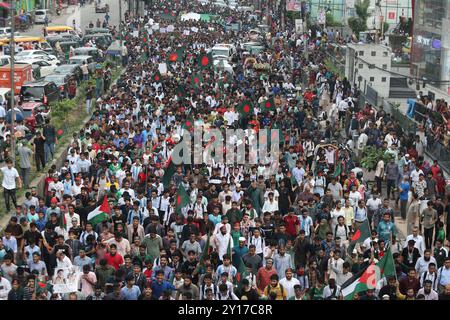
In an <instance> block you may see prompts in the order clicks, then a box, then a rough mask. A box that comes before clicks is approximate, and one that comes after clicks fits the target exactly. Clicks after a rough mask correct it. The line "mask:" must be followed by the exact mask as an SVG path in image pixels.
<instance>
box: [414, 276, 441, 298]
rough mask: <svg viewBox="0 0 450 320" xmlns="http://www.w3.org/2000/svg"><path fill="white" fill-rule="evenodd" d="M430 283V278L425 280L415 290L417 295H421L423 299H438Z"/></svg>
mask: <svg viewBox="0 0 450 320" xmlns="http://www.w3.org/2000/svg"><path fill="white" fill-rule="evenodd" d="M432 285H433V284H432V282H431V280H425V281H424V286H423V288H421V289H420V290H419V291H417V296H419V295H423V296H424V297H425V300H439V295H438V293H437V292H436V291H434V290H433V289H432Z"/></svg>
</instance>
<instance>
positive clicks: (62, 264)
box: [56, 256, 72, 269]
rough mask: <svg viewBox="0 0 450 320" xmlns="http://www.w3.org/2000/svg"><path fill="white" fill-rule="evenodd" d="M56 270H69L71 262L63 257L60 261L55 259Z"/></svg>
mask: <svg viewBox="0 0 450 320" xmlns="http://www.w3.org/2000/svg"><path fill="white" fill-rule="evenodd" d="M56 268H57V269H69V268H72V261H70V259H69V258H68V257H67V256H64V258H63V259H62V260H60V259H59V258H57V259H56Z"/></svg>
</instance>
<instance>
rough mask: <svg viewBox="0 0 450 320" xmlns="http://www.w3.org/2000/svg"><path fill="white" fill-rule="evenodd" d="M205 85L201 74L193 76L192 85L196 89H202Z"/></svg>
mask: <svg viewBox="0 0 450 320" xmlns="http://www.w3.org/2000/svg"><path fill="white" fill-rule="evenodd" d="M202 83H203V76H202V75H201V74H200V73H196V74H194V75H192V78H191V84H192V85H193V86H195V87H200V85H201V84H202Z"/></svg>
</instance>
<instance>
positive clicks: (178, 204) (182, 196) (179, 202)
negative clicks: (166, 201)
mask: <svg viewBox="0 0 450 320" xmlns="http://www.w3.org/2000/svg"><path fill="white" fill-rule="evenodd" d="M189 204H190V199H189V195H188V194H187V192H186V189H184V187H183V185H181V184H180V186H179V187H178V191H177V198H176V201H175V212H176V214H177V215H181V209H182V208H184V207H186V206H187V205H189Z"/></svg>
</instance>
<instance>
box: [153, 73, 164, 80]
mask: <svg viewBox="0 0 450 320" xmlns="http://www.w3.org/2000/svg"><path fill="white" fill-rule="evenodd" d="M161 80H162V77H161V73H160V72H159V70H158V71H156V73H155V74H153V81H154V82H161Z"/></svg>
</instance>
